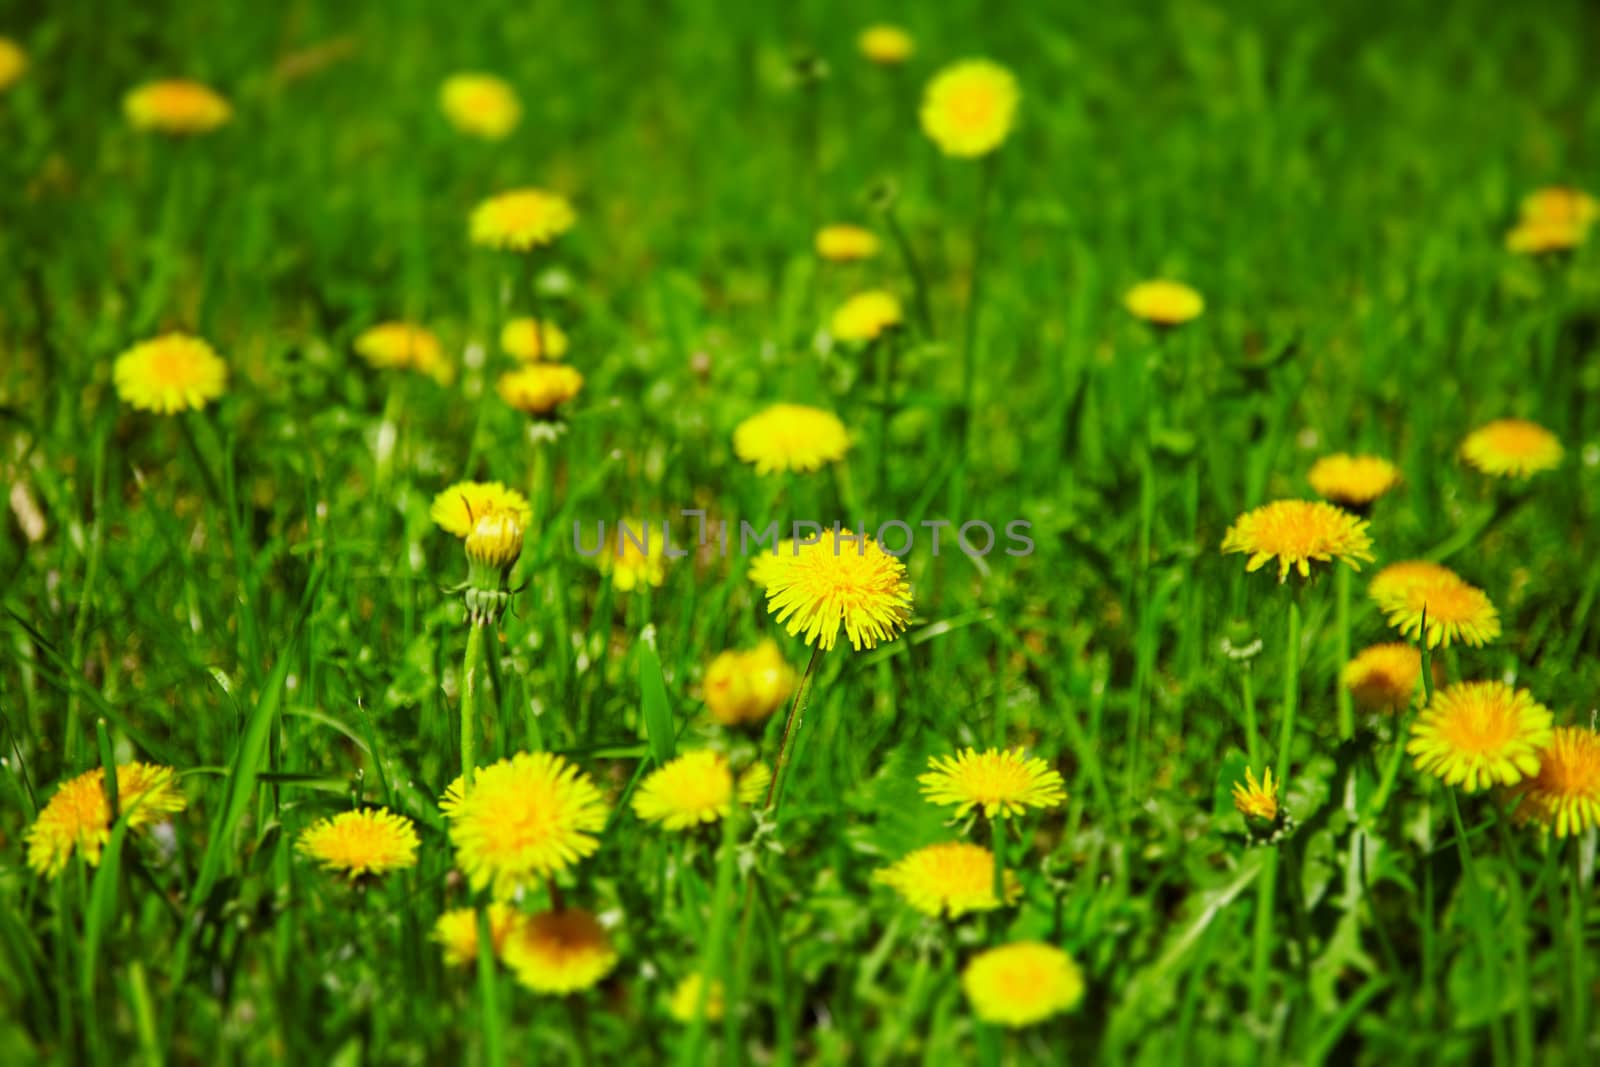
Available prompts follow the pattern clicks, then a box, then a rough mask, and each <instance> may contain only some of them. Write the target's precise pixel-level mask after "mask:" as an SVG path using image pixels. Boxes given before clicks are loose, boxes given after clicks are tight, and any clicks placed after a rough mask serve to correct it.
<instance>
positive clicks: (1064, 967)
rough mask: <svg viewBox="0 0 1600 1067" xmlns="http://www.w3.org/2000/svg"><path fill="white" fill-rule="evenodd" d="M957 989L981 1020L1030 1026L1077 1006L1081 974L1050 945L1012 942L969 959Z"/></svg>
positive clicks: (1007, 1024) (1081, 985)
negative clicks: (962, 993) (961, 992)
mask: <svg viewBox="0 0 1600 1067" xmlns="http://www.w3.org/2000/svg"><path fill="white" fill-rule="evenodd" d="M961 988H962V989H963V990H964V991H965V992H966V994H967V1001H968V1003H970V1004H971V1005H972V1012H973V1014H974V1015H976V1016H977V1017H978V1018H980V1019H982V1020H983V1021H984V1022H986V1023H995V1024H997V1025H1000V1026H1010V1027H1014V1028H1015V1027H1023V1026H1031V1025H1033V1024H1034V1023H1037V1022H1043V1021H1044V1020H1045V1019H1048V1018H1050V1017H1051V1016H1053V1015H1059V1014H1060V1013H1062V1012H1064V1011H1071V1010H1072V1009H1073V1008H1075V1007H1077V1006H1078V1002H1079V1001H1081V1000H1082V999H1083V972H1082V971H1080V970H1079V969H1078V965H1077V964H1076V963H1074V962H1073V960H1072V957H1071V956H1069V955H1067V954H1066V953H1065V952H1063V951H1062V950H1061V949H1059V948H1056V947H1055V946H1054V945H1046V944H1044V943H1043V942H1040V941H1016V942H1013V943H1011V944H1009V945H1001V946H1000V947H999V948H991V949H987V950H986V951H983V952H980V953H978V954H977V955H976V956H974V957H972V962H970V963H968V964H967V968H966V970H964V971H962V972H961Z"/></svg>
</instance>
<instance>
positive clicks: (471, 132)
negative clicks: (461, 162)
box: [439, 74, 522, 141]
mask: <svg viewBox="0 0 1600 1067" xmlns="http://www.w3.org/2000/svg"><path fill="white" fill-rule="evenodd" d="M439 107H440V108H441V109H442V110H443V111H444V114H445V118H447V119H449V120H450V125H452V126H454V127H455V128H456V129H457V130H459V131H460V132H462V133H464V134H467V135H468V136H469V137H481V138H483V139H484V140H485V141H500V140H504V139H505V137H506V135H507V134H509V133H510V132H511V131H512V130H514V129H516V128H517V120H518V119H520V118H522V105H521V104H520V103H518V102H517V92H516V90H515V89H513V88H511V85H510V83H508V82H507V81H506V80H505V79H503V78H497V77H495V76H494V75H493V74H453V75H451V76H450V77H448V78H446V79H445V82H444V85H443V86H441V87H440V89H439Z"/></svg>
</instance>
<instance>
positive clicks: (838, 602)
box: [767, 530, 911, 652]
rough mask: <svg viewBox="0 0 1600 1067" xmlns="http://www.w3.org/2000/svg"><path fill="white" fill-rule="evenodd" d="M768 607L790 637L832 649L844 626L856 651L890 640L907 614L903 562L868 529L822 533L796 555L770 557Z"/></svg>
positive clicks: (901, 627)
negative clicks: (784, 626)
mask: <svg viewBox="0 0 1600 1067" xmlns="http://www.w3.org/2000/svg"><path fill="white" fill-rule="evenodd" d="M767 610H768V611H769V612H771V613H772V614H773V615H776V616H777V618H778V621H779V622H780V623H787V627H788V631H789V634H790V636H799V635H801V634H804V636H805V642H806V644H808V645H816V646H817V647H818V648H821V649H822V650H823V651H824V652H826V651H828V650H829V649H831V648H833V646H834V642H836V641H837V640H838V638H839V629H840V627H841V626H842V627H843V628H844V631H845V634H846V635H847V636H848V637H849V638H850V647H851V648H854V649H855V650H856V651H858V652H859V651H860V650H861V649H863V648H876V647H877V646H878V642H880V641H893V640H894V639H895V638H896V637H897V636H899V634H900V631H902V630H904V629H905V627H906V623H907V622H908V621H909V620H910V618H911V586H910V583H908V582H907V581H906V566H905V564H904V563H901V562H900V561H899V560H898V559H896V558H895V557H893V556H891V555H889V553H887V552H885V551H884V550H883V549H881V548H879V547H878V543H877V542H876V541H874V540H872V538H870V537H868V536H867V535H866V534H862V535H861V536H860V537H856V536H855V535H854V534H852V533H851V532H850V531H849V530H841V531H840V532H839V533H837V534H836V533H834V532H833V531H832V530H829V531H827V532H825V533H823V535H822V538H821V540H819V541H818V542H817V543H816V544H813V545H801V546H799V552H798V554H796V555H779V556H775V557H773V559H772V569H771V572H770V580H769V581H768V583H767Z"/></svg>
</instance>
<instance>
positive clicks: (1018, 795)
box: [917, 748, 1067, 819]
mask: <svg viewBox="0 0 1600 1067" xmlns="http://www.w3.org/2000/svg"><path fill="white" fill-rule="evenodd" d="M928 767H929V770H928V773H927V774H924V775H922V776H920V777H919V778H918V779H917V781H919V782H921V783H922V795H923V796H924V797H926V798H927V799H928V802H929V803H931V804H942V805H954V806H955V809H956V818H958V819H959V818H961V817H963V816H965V815H966V814H967V812H969V811H971V810H972V809H973V808H982V809H983V814H984V817H985V818H988V819H995V818H1008V817H1016V816H1019V815H1025V814H1027V811H1028V809H1029V808H1054V807H1059V806H1060V805H1061V803H1062V802H1063V801H1064V800H1066V799H1067V791H1066V784H1065V783H1064V782H1063V781H1062V780H1061V775H1060V774H1058V773H1057V772H1056V771H1055V770H1053V769H1052V768H1051V767H1050V765H1049V764H1047V763H1046V762H1045V761H1044V760H1042V759H1039V758H1038V757H1033V758H1029V757H1028V756H1026V755H1024V754H1023V751H1022V749H1020V748H1015V749H1005V750H1001V749H995V748H991V749H988V750H987V751H984V752H979V751H978V750H977V749H975V748H968V749H966V750H964V751H962V752H958V753H956V755H954V756H934V757H932V758H930V759H929V760H928Z"/></svg>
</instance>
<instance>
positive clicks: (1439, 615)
mask: <svg viewBox="0 0 1600 1067" xmlns="http://www.w3.org/2000/svg"><path fill="white" fill-rule="evenodd" d="M1380 606H1382V607H1383V610H1384V614H1385V615H1386V616H1387V617H1388V620H1389V625H1390V626H1393V627H1394V628H1396V629H1397V630H1399V631H1400V633H1401V634H1402V635H1403V636H1405V637H1408V638H1411V639H1412V640H1416V639H1417V637H1418V636H1420V635H1421V633H1422V621H1423V619H1424V618H1426V619H1427V622H1428V633H1427V640H1428V647H1429V648H1438V647H1440V646H1444V647H1446V648H1448V647H1449V646H1451V645H1453V644H1455V643H1456V642H1458V641H1459V642H1461V643H1462V644H1466V645H1471V646H1472V647H1474V648H1477V647H1479V646H1481V645H1486V644H1488V643H1489V642H1490V641H1493V640H1494V639H1495V638H1497V637H1499V636H1500V613H1499V612H1498V611H1496V610H1495V606H1494V603H1493V602H1492V601H1491V600H1490V599H1489V595H1488V594H1487V593H1485V592H1484V591H1483V590H1482V589H1479V588H1478V587H1477V586H1475V585H1468V584H1467V583H1466V582H1464V581H1462V580H1461V579H1460V578H1458V577H1456V576H1455V575H1454V574H1450V573H1446V574H1444V575H1441V576H1437V577H1433V578H1419V579H1417V580H1415V581H1413V582H1411V583H1409V584H1407V585H1406V586H1405V587H1404V592H1399V593H1396V594H1394V595H1393V596H1391V597H1389V598H1388V600H1387V601H1380Z"/></svg>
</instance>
